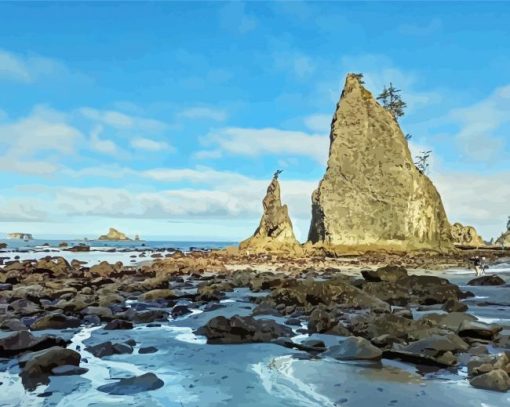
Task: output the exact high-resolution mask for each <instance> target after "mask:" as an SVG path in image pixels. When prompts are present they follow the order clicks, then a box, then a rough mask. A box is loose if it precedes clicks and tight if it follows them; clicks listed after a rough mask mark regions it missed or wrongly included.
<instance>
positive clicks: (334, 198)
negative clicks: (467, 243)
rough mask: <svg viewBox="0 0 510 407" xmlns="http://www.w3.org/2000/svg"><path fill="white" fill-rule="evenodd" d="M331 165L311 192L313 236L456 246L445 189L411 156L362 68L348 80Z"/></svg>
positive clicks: (398, 245) (366, 245)
mask: <svg viewBox="0 0 510 407" xmlns="http://www.w3.org/2000/svg"><path fill="white" fill-rule="evenodd" d="M330 142H331V145H330V149H329V159H328V166H327V169H326V173H325V175H324V177H323V179H322V181H321V182H320V184H319V187H318V188H317V189H316V190H315V192H314V193H313V195H312V221H311V225H310V231H309V234H308V240H309V241H310V242H311V243H314V244H320V245H324V246H332V247H338V248H342V247H347V248H351V249H352V248H361V249H367V250H368V249H395V250H412V249H420V248H426V249H441V250H443V249H451V248H452V244H451V233H450V224H449V222H448V219H447V217H446V213H445V210H444V207H443V204H442V201H441V197H440V196H439V193H438V192H437V190H436V188H435V187H434V185H433V184H432V182H431V181H430V180H429V178H428V177H427V176H426V175H425V174H424V173H422V172H421V171H420V170H419V169H418V168H417V167H416V166H415V165H414V163H413V158H412V156H411V152H410V150H409V146H408V143H407V140H406V139H405V137H404V134H403V133H402V131H401V130H400V127H399V125H398V123H397V121H396V120H395V119H394V118H393V117H392V115H391V113H390V112H389V111H387V110H386V109H385V108H383V107H382V106H381V105H379V104H378V103H377V101H376V100H375V98H374V97H373V96H372V94H371V93H370V92H368V91H367V90H366V89H365V88H364V87H363V86H362V84H361V82H360V80H359V78H358V76H357V75H354V74H349V75H348V76H347V79H346V81H345V87H344V89H343V92H342V96H341V99H340V102H339V103H338V105H337V110H336V112H335V114H334V116H333V121H332V124H331V133H330Z"/></svg>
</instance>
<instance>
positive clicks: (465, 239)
mask: <svg viewBox="0 0 510 407" xmlns="http://www.w3.org/2000/svg"><path fill="white" fill-rule="evenodd" d="M452 239H453V243H454V244H455V245H459V246H474V247H480V246H485V243H484V241H483V239H482V238H481V237H480V235H479V234H478V232H477V231H476V229H475V228H474V227H473V226H464V225H462V224H461V223H458V222H457V223H454V224H453V225H452Z"/></svg>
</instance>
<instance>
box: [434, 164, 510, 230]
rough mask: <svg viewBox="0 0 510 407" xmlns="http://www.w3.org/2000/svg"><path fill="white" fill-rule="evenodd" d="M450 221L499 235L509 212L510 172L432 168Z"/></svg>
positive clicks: (509, 214)
mask: <svg viewBox="0 0 510 407" xmlns="http://www.w3.org/2000/svg"><path fill="white" fill-rule="evenodd" d="M432 179H433V181H434V183H435V185H436V186H437V189H438V190H439V192H440V193H441V196H442V198H443V202H444V205H445V208H446V212H447V214H448V218H449V220H450V222H451V223H454V222H461V223H463V224H465V225H472V226H475V227H476V228H477V230H478V232H479V233H481V234H482V235H483V237H484V238H486V239H490V238H491V237H499V235H500V234H501V232H503V231H504V229H505V226H506V220H507V219H508V216H510V206H509V202H510V183H508V182H506V181H507V180H509V179H510V172H508V171H507V172H500V173H494V174H476V173H466V172H451V173H445V172H434V173H433V174H432Z"/></svg>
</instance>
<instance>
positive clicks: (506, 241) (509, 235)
mask: <svg viewBox="0 0 510 407" xmlns="http://www.w3.org/2000/svg"><path fill="white" fill-rule="evenodd" d="M495 244H496V245H499V246H504V247H510V229H509V230H507V231H506V232H505V233H503V234H502V235H501V236H500V237H499V238H498V240H496V243H495Z"/></svg>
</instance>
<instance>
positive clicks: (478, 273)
mask: <svg viewBox="0 0 510 407" xmlns="http://www.w3.org/2000/svg"><path fill="white" fill-rule="evenodd" d="M469 260H471V261H472V262H473V267H474V268H475V275H476V276H477V277H479V276H481V275H482V269H481V262H482V261H481V259H480V257H479V256H475V257H472V258H471V259H469Z"/></svg>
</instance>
